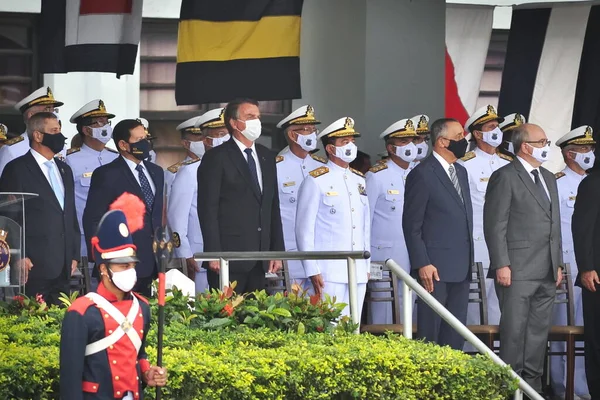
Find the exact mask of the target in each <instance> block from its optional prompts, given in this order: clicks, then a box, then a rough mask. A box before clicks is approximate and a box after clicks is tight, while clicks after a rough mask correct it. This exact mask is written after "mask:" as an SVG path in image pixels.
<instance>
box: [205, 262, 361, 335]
mask: <svg viewBox="0 0 600 400" xmlns="http://www.w3.org/2000/svg"><path fill="white" fill-rule="evenodd" d="M370 257H371V254H370V253H369V252H368V251H224V252H212V253H195V254H194V259H195V260H196V261H219V265H220V270H219V286H220V287H221V289H223V288H224V287H225V286H228V285H229V284H230V281H229V261H270V260H281V261H287V260H346V262H347V266H348V300H349V303H350V304H349V306H350V318H351V319H352V322H353V323H354V324H356V326H359V325H360V315H359V314H360V313H359V307H358V282H357V279H356V260H357V259H361V260H367V259H369V258H370ZM354 333H356V334H358V333H359V329H358V328H356V330H355V332H354Z"/></svg>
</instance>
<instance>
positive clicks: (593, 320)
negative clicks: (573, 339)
mask: <svg viewBox="0 0 600 400" xmlns="http://www.w3.org/2000/svg"><path fill="white" fill-rule="evenodd" d="M581 296H582V300H583V325H584V340H585V376H586V378H587V384H588V389H589V390H590V396H592V400H600V379H599V378H600V288H599V287H598V286H596V292H595V293H594V292H590V291H589V290H587V289H585V288H583V289H582V290H581Z"/></svg>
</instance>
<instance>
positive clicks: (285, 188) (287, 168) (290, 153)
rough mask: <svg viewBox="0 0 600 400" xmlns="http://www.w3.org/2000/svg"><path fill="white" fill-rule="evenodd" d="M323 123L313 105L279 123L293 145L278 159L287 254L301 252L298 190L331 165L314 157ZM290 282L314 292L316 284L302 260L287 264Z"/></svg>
mask: <svg viewBox="0 0 600 400" xmlns="http://www.w3.org/2000/svg"><path fill="white" fill-rule="evenodd" d="M320 123H321V122H319V121H317V119H316V118H315V112H314V109H313V107H312V106H310V105H306V106H302V107H300V108H299V109H297V110H295V111H294V112H293V113H291V114H290V115H288V116H287V117H285V118H284V119H283V120H281V121H280V122H279V123H278V124H277V128H279V129H282V130H283V132H284V134H285V136H286V139H287V141H288V143H289V146H288V147H286V149H287V151H286V152H283V153H279V155H278V156H277V159H276V162H277V184H278V185H279V209H280V211H281V224H282V226H283V238H284V240H285V250H286V251H297V250H298V246H296V232H295V230H296V206H297V204H298V203H297V201H296V200H297V199H298V189H299V188H300V185H301V184H302V181H303V180H304V178H306V177H307V176H308V174H309V172H310V171H313V170H315V169H317V168H319V167H320V166H323V164H325V163H326V162H327V160H325V159H324V158H322V157H319V156H311V154H310V152H311V151H313V150H315V149H316V148H317V134H318V130H317V127H316V125H318V124H320ZM285 265H286V268H287V270H288V273H289V277H290V282H292V283H296V284H297V285H299V286H300V287H302V289H303V290H308V291H309V292H310V291H312V285H311V284H310V281H309V280H308V279H307V277H306V273H305V271H304V268H303V267H302V262H301V261H300V260H289V261H286V262H285Z"/></svg>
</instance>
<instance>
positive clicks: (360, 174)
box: [350, 168, 365, 178]
mask: <svg viewBox="0 0 600 400" xmlns="http://www.w3.org/2000/svg"><path fill="white" fill-rule="evenodd" d="M350 171H352V172H354V173H355V174H356V175H358V176H362V177H363V178H364V177H365V174H363V173H362V172H360V171H359V170H357V169H354V168H350Z"/></svg>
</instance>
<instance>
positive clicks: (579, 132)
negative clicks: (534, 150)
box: [556, 125, 596, 148]
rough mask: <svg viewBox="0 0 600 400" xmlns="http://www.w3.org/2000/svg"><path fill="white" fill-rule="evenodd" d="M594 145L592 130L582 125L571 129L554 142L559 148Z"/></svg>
mask: <svg viewBox="0 0 600 400" xmlns="http://www.w3.org/2000/svg"><path fill="white" fill-rule="evenodd" d="M573 144H574V145H595V144H596V141H595V140H594V130H593V129H592V127H591V126H589V125H583V126H580V127H578V128H575V129H573V130H572V131H571V132H569V133H567V134H566V135H564V136H563V137H561V138H560V139H558V140H557V141H556V145H557V146H559V147H560V148H563V147H565V146H569V145H573Z"/></svg>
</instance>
